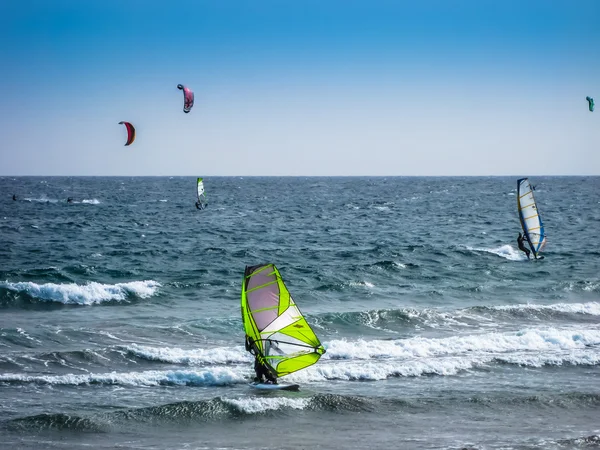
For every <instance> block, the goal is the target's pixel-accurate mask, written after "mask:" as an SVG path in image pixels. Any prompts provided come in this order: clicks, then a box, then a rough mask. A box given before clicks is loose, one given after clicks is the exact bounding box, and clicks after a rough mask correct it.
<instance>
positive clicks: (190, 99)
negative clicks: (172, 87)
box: [177, 84, 194, 113]
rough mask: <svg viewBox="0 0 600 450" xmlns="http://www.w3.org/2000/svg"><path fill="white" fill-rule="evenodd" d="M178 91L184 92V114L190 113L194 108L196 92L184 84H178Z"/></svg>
mask: <svg viewBox="0 0 600 450" xmlns="http://www.w3.org/2000/svg"><path fill="white" fill-rule="evenodd" d="M177 89H179V90H180V91H183V112H184V113H189V112H190V111H191V110H192V107H193V106H194V92H192V90H191V89H190V88H189V87H187V86H184V85H183V84H178V85H177Z"/></svg>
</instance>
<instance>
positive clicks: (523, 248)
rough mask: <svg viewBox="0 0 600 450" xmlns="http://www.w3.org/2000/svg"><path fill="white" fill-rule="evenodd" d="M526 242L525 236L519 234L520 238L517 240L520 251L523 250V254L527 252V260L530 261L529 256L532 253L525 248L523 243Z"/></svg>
mask: <svg viewBox="0 0 600 450" xmlns="http://www.w3.org/2000/svg"><path fill="white" fill-rule="evenodd" d="M524 240H525V236H523V235H522V234H521V233H519V237H518V238H517V245H518V246H519V250H521V251H522V252H525V254H526V255H527V259H529V254H530V253H531V252H530V251H529V250H528V249H527V247H525V244H524V243H523V241H524Z"/></svg>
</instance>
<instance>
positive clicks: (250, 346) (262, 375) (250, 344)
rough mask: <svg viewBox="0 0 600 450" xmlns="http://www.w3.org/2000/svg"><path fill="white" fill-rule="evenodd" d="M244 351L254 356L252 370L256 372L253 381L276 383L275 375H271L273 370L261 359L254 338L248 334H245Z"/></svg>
mask: <svg viewBox="0 0 600 450" xmlns="http://www.w3.org/2000/svg"><path fill="white" fill-rule="evenodd" d="M246 351H247V352H250V354H251V355H253V356H254V372H255V373H256V377H255V378H254V381H256V382H257V383H271V384H277V377H276V376H275V375H273V372H272V371H271V370H270V369H269V367H267V365H266V364H265V363H263V362H262V361H261V359H262V358H261V357H260V351H259V350H258V348H257V346H256V343H255V342H254V339H252V338H251V337H250V336H246Z"/></svg>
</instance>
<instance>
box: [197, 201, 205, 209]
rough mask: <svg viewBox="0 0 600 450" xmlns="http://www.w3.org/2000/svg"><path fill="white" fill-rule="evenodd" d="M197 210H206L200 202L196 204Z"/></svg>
mask: <svg viewBox="0 0 600 450" xmlns="http://www.w3.org/2000/svg"><path fill="white" fill-rule="evenodd" d="M196 208H197V209H204V207H203V206H202V203H200V202H196Z"/></svg>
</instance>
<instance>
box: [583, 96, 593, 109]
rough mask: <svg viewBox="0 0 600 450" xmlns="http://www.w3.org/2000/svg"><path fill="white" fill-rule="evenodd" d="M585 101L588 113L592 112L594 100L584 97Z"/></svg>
mask: <svg viewBox="0 0 600 450" xmlns="http://www.w3.org/2000/svg"><path fill="white" fill-rule="evenodd" d="M585 99H586V100H587V101H588V108H589V109H590V112H594V99H593V98H592V97H586V98H585Z"/></svg>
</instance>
